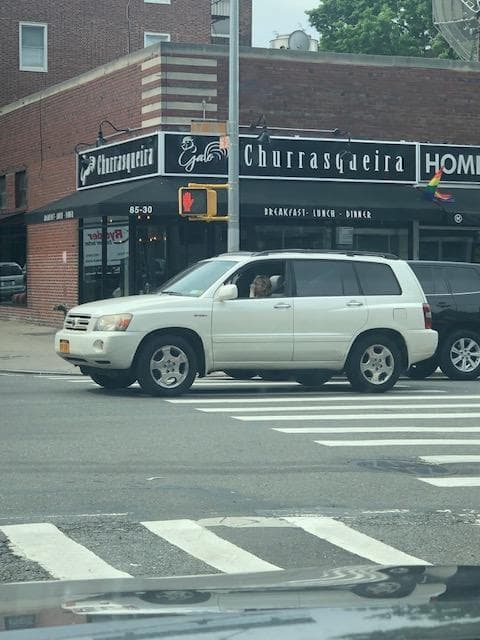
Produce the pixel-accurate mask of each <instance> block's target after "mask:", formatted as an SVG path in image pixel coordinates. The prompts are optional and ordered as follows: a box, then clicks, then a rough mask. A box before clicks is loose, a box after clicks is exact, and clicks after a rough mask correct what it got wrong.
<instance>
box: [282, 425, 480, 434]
mask: <svg viewBox="0 0 480 640" xmlns="http://www.w3.org/2000/svg"><path fill="white" fill-rule="evenodd" d="M272 431H279V432H280V433H290V434H303V433H378V434H382V433H480V427H457V426H455V425H452V426H450V427H417V426H415V425H410V426H408V427H297V428H296V429H295V428H292V429H290V428H288V429H282V428H281V427H278V428H276V427H274V428H273V429H272Z"/></svg>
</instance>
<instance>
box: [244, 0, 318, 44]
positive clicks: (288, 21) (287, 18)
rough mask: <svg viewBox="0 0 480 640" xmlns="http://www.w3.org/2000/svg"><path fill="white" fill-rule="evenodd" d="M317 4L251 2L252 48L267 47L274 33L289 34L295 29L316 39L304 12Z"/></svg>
mask: <svg viewBox="0 0 480 640" xmlns="http://www.w3.org/2000/svg"><path fill="white" fill-rule="evenodd" d="M319 4H320V2H319V0H253V46H254V47H268V46H269V42H270V40H272V39H273V38H274V37H275V32H279V33H280V34H284V33H291V32H292V31H295V29H305V31H306V32H307V33H308V34H309V35H312V36H315V37H316V33H317V32H316V31H315V29H312V27H311V26H310V23H309V22H308V17H307V16H306V15H305V11H306V10H307V9H314V8H315V7H318V5H319Z"/></svg>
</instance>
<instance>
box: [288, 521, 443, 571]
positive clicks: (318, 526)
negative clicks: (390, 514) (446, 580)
mask: <svg viewBox="0 0 480 640" xmlns="http://www.w3.org/2000/svg"><path fill="white" fill-rule="evenodd" d="M285 520H286V521H287V522H291V523H293V524H294V525H295V526H297V527H299V528H300V529H303V530H304V531H306V532H307V533H310V534H312V535H314V536H317V538H321V539H322V540H326V541H327V542H330V543H331V544H333V545H335V546H336V547H340V548H342V549H345V550H346V551H349V552H350V553H354V554H355V555H357V556H360V557H361V558H366V559H367V560H371V561H372V562H375V563H376V564H386V565H389V564H397V565H407V564H408V565H419V564H420V565H429V564H430V563H429V562H425V561H424V560H421V559H420V558H415V557H414V556H410V555H408V554H406V553H403V552H402V551H399V550H398V549H395V548H394V547H390V546H389V545H387V544H385V543H384V542H380V541H379V540H376V539H375V538H371V537H370V536H367V535H366V534H364V533H360V532H359V531H356V530H355V529H351V528H350V527H348V526H347V525H346V524H344V523H343V522H339V521H338V520H335V519H334V518H328V517H323V516H321V517H316V516H298V517H297V516H293V517H290V516H289V517H286V518H285Z"/></svg>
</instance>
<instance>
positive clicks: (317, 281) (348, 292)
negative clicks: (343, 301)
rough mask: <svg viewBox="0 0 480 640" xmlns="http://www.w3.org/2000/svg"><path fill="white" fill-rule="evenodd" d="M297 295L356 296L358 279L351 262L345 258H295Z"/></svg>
mask: <svg viewBox="0 0 480 640" xmlns="http://www.w3.org/2000/svg"><path fill="white" fill-rule="evenodd" d="M293 271H294V274H295V283H296V291H297V296H299V297H309V296H354V295H357V294H358V293H359V287H358V281H357V277H356V275H355V271H354V270H353V266H352V263H351V262H347V261H343V260H294V261H293Z"/></svg>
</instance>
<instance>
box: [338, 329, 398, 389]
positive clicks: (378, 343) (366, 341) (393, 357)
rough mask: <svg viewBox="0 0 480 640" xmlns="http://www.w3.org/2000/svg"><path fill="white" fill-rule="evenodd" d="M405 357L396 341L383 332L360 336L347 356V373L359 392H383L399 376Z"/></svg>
mask: <svg viewBox="0 0 480 640" xmlns="http://www.w3.org/2000/svg"><path fill="white" fill-rule="evenodd" d="M401 370H402V356H401V353H400V349H399V347H398V345H397V343H396V342H395V341H394V340H392V339H391V338H389V337H387V336H384V335H382V334H377V335H370V336H366V337H365V338H360V340H358V341H357V342H356V343H355V344H354V345H353V347H352V349H351V351H350V354H349V356H348V361H347V366H346V367H345V373H346V374H347V378H348V380H349V382H350V384H351V385H352V387H353V388H354V389H355V390H356V391H363V392H366V393H382V392H384V391H388V390H389V389H391V388H392V387H393V386H394V384H395V383H396V382H397V380H398V378H399V377H400V372H401Z"/></svg>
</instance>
